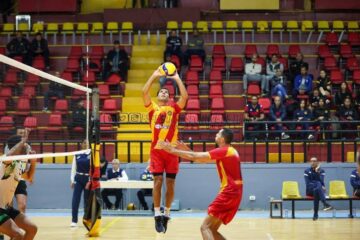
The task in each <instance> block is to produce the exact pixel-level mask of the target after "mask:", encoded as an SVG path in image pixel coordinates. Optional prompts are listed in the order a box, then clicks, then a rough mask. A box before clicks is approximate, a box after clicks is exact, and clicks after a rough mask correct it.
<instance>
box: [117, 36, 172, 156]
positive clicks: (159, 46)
mask: <svg viewBox="0 0 360 240" xmlns="http://www.w3.org/2000/svg"><path fill="white" fill-rule="evenodd" d="M164 48H165V35H161V36H160V39H159V38H157V36H156V35H151V37H150V40H148V37H147V35H142V36H141V37H140V38H139V37H138V36H136V35H135V36H134V45H133V47H132V54H131V66H130V70H129V72H128V81H127V83H126V87H125V89H126V90H125V94H124V98H123V101H122V113H121V122H123V124H121V125H120V126H119V128H118V132H119V133H118V134H117V139H118V140H120V141H121V140H122V141H133V142H131V143H130V144H131V145H130V158H131V161H132V162H138V161H140V160H141V159H140V155H141V149H142V151H143V156H144V158H143V159H142V160H143V161H147V160H148V156H149V150H150V144H149V143H144V144H143V145H142V146H141V145H140V143H139V142H136V141H139V140H140V141H141V140H151V134H150V133H146V132H145V131H149V124H148V114H147V113H146V110H145V107H144V104H143V100H142V88H143V86H144V84H145V82H146V81H147V79H148V78H149V77H150V76H151V74H152V73H153V71H154V70H155V69H156V68H157V67H158V66H159V65H160V64H161V63H162V61H163V52H164ZM158 90H159V84H156V83H155V84H154V85H153V88H152V89H151V96H156V93H157V91H158ZM139 121H141V122H143V123H133V122H139ZM132 130H136V131H144V133H141V132H140V133H129V131H132ZM128 147H129V146H128V143H126V142H124V143H120V144H119V145H118V153H119V158H120V160H121V161H127V160H128Z"/></svg>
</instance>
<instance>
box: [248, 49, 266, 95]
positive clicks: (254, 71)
mask: <svg viewBox="0 0 360 240" xmlns="http://www.w3.org/2000/svg"><path fill="white" fill-rule="evenodd" d="M257 59H258V55H257V54H256V53H255V54H253V55H252V57H251V63H247V64H246V65H245V74H244V77H243V88H244V91H245V92H246V91H247V86H248V81H249V82H261V90H262V92H263V93H265V92H266V91H267V89H266V87H267V84H266V78H265V76H264V75H262V74H261V72H262V67H261V64H259V63H256V62H257Z"/></svg>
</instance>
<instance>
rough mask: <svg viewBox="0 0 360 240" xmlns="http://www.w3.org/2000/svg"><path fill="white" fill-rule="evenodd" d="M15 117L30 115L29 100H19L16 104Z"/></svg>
mask: <svg viewBox="0 0 360 240" xmlns="http://www.w3.org/2000/svg"><path fill="white" fill-rule="evenodd" d="M14 114H15V115H21V116H27V115H29V114H30V99H28V98H19V99H18V101H17V104H16V111H15V112H14Z"/></svg>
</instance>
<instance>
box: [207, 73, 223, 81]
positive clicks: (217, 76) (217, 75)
mask: <svg viewBox="0 0 360 240" xmlns="http://www.w3.org/2000/svg"><path fill="white" fill-rule="evenodd" d="M209 79H210V84H222V75H221V72H220V71H217V70H211V72H210V76H209Z"/></svg>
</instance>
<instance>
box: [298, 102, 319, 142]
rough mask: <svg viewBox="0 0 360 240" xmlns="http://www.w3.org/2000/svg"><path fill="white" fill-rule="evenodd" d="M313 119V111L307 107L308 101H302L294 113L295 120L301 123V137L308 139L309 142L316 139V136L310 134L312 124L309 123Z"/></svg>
mask: <svg viewBox="0 0 360 240" xmlns="http://www.w3.org/2000/svg"><path fill="white" fill-rule="evenodd" d="M311 119H312V113H311V111H310V110H309V109H308V108H307V107H306V101H305V100H304V99H302V100H300V104H299V108H298V109H297V110H295V113H294V120H295V121H297V122H301V123H300V124H299V125H300V126H301V128H302V133H301V136H302V138H303V139H304V138H306V135H307V134H308V135H307V139H308V140H312V139H314V135H312V134H311V133H310V134H309V129H310V123H309V122H307V121H310V120H311Z"/></svg>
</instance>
